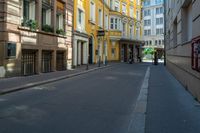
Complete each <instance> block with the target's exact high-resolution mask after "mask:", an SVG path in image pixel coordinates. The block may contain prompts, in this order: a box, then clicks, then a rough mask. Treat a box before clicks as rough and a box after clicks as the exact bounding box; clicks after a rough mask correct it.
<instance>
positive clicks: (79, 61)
mask: <svg viewBox="0 0 200 133" xmlns="http://www.w3.org/2000/svg"><path fill="white" fill-rule="evenodd" d="M77 47H78V54H77V56H78V65H81V41H78V45H77Z"/></svg>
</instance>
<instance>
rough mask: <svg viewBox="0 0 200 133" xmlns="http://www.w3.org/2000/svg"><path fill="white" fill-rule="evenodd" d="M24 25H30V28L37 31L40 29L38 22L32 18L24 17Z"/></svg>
mask: <svg viewBox="0 0 200 133" xmlns="http://www.w3.org/2000/svg"><path fill="white" fill-rule="evenodd" d="M22 26H25V27H29V28H30V30H32V31H35V30H36V29H38V23H37V21H35V20H32V19H24V20H23V22H22Z"/></svg>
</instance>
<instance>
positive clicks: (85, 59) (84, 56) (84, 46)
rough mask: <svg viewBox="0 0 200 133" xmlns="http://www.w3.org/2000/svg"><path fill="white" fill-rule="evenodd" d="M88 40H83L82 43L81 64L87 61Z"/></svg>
mask: <svg viewBox="0 0 200 133" xmlns="http://www.w3.org/2000/svg"><path fill="white" fill-rule="evenodd" d="M88 55H89V53H88V42H84V44H83V64H87V63H88Z"/></svg>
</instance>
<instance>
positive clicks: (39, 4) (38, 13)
mask: <svg viewBox="0 0 200 133" xmlns="http://www.w3.org/2000/svg"><path fill="white" fill-rule="evenodd" d="M36 3H37V5H36V20H37V22H38V26H39V30H41V29H42V20H41V19H42V0H38V1H37V2H36Z"/></svg>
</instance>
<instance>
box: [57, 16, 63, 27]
mask: <svg viewBox="0 0 200 133" xmlns="http://www.w3.org/2000/svg"><path fill="white" fill-rule="evenodd" d="M63 18H64V15H63V14H57V15H56V21H57V23H56V24H57V29H64V24H63V22H64V20H63Z"/></svg>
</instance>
